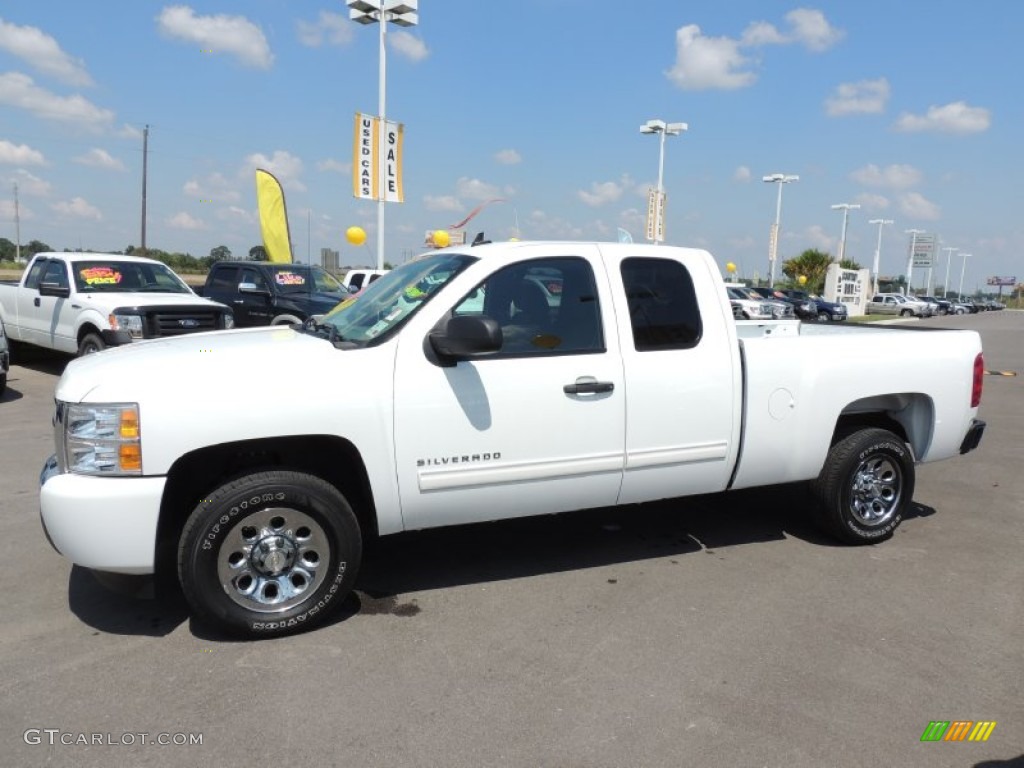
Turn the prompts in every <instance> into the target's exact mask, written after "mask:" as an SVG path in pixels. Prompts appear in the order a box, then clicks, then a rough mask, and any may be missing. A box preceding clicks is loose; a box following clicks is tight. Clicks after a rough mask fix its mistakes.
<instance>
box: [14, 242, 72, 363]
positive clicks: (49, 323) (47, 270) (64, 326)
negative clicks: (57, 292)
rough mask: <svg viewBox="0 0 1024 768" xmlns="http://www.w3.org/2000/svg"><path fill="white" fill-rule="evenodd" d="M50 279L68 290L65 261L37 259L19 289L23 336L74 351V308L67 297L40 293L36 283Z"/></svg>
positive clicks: (25, 338)
mask: <svg viewBox="0 0 1024 768" xmlns="http://www.w3.org/2000/svg"><path fill="white" fill-rule="evenodd" d="M43 283H51V284H53V285H56V286H58V287H61V288H67V289H68V290H69V292H70V282H69V279H68V269H67V265H65V263H64V262H63V261H62V260H61V259H38V260H36V262H35V263H33V265H32V267H31V269H30V270H29V273H28V275H27V276H26V279H25V285H24V287H23V288H21V289H20V290H19V291H18V322H19V323H20V324H21V327H22V333H23V336H22V338H23V339H24V340H25V341H28V342H30V343H32V344H37V345H39V346H43V347H49V348H50V349H57V350H60V351H63V352H69V351H74V350H76V349H77V348H78V344H77V342H76V340H75V338H74V333H75V327H74V320H75V309H73V308H72V306H71V303H72V302H71V299H70V298H62V297H58V296H43V295H42V294H41V293H40V292H39V286H40V285H42V284H43Z"/></svg>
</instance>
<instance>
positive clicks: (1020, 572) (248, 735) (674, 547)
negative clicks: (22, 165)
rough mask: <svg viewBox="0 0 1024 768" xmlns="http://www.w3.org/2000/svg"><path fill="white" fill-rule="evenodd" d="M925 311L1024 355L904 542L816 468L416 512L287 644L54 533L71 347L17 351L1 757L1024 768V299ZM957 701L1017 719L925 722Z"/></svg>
mask: <svg viewBox="0 0 1024 768" xmlns="http://www.w3.org/2000/svg"><path fill="white" fill-rule="evenodd" d="M921 322H922V323H926V324H930V325H935V326H937V327H942V326H948V327H968V328H976V329H978V330H979V331H981V333H982V336H983V340H984V343H985V351H986V364H987V368H988V369H990V370H991V371H1003V372H1007V373H1013V372H1016V373H1018V374H1022V375H1017V376H1009V375H1008V376H1001V375H990V376H987V377H986V380H985V394H984V399H983V402H982V408H981V417H982V418H984V419H986V421H987V422H988V429H987V432H986V434H985V438H984V440H983V441H982V444H981V446H980V448H979V449H978V450H977V451H975V452H974V453H971V454H969V455H967V456H964V457H960V458H957V459H953V460H950V461H947V462H940V463H937V464H929V465H925V466H923V467H920V468H919V473H918V486H917V492H916V495H915V502H916V503H915V505H914V508H913V511H912V514H911V515H910V517H909V519H907V520H906V521H905V522H904V523H903V525H902V527H901V528H900V529H899V531H898V532H897V535H896V536H895V537H894V538H893V539H892V540H891V541H889V542H886V543H884V544H881V545H879V546H874V547H857V548H850V547H843V546H837V545H835V544H833V542H832V541H831V540H829V539H828V538H826V537H824V536H822V535H821V534H819V532H818V530H817V528H816V527H815V526H814V525H813V521H810V520H808V518H807V515H806V510H805V509H803V508H802V507H801V501H802V499H801V497H800V496H799V494H797V493H795V492H794V490H793V489H791V488H773V489H768V490H764V491H757V492H754V491H747V492H740V493H735V494H731V495H728V496H722V497H701V498H697V499H689V500H680V501H673V502H663V503H658V504H652V505H645V506H643V507H627V508H621V509H617V510H601V511H598V512H593V513H585V514H584V513H580V514H572V515H564V516H560V517H558V518H544V519H533V520H517V521H512V522H506V523H498V524H486V525H478V526H471V527H465V528H458V529H450V530H445V531H433V532H427V533H417V534H405V535H401V536H398V537H393V538H391V539H385V540H383V541H381V542H380V543H379V544H378V545H377V546H376V547H375V548H374V549H373V550H371V551H370V553H369V554H368V555H367V558H366V562H365V563H364V570H363V573H362V575H361V577H360V580H359V583H358V585H357V591H356V594H355V595H353V596H352V597H351V598H350V599H349V600H348V604H347V605H346V610H345V612H344V615H343V617H342V618H341V619H340V620H338V621H336V622H334V623H332V624H330V625H328V626H326V627H324V628H322V629H319V630H317V631H314V632H310V633H307V634H304V635H299V636H295V637H291V638H285V639H280V640H270V641H263V642H234V641H229V640H225V639H224V638H221V637H217V636H213V635H211V634H210V633H208V632H207V631H205V630H204V629H203V628H202V627H201V626H198V625H195V624H193V623H192V622H190V621H189V620H188V618H187V616H186V614H185V611H184V610H183V608H182V607H181V605H180V604H178V603H176V602H174V601H169V602H157V601H153V600H141V599H137V598H135V597H131V596H127V595H124V594H119V593H116V592H111V591H109V590H107V589H106V588H104V587H102V586H101V585H100V584H98V583H97V582H96V580H95V579H94V578H93V576H92V575H91V574H90V573H88V572H85V571H83V570H81V569H78V568H73V567H71V566H70V565H69V564H68V563H67V562H66V561H65V560H63V559H62V558H61V557H60V556H59V555H57V554H56V553H54V552H53V551H52V550H51V549H50V547H49V545H48V544H47V543H46V540H45V538H44V537H43V534H42V531H41V529H40V526H39V521H38V506H37V502H38V497H37V483H38V473H39V470H40V468H41V466H42V463H43V461H44V459H45V458H46V457H47V456H48V455H49V454H50V453H51V452H52V436H51V432H50V414H51V408H52V397H53V387H54V384H55V382H56V380H57V377H58V376H59V373H60V371H61V369H62V367H63V365H64V362H65V359H64V358H60V357H52V356H44V355H42V354H38V355H32V356H31V357H30V358H29V359H28V360H22V361H21V364H19V363H18V361H17V360H15V364H14V366H13V367H12V370H11V375H10V379H9V386H8V392H7V393H6V394H5V395H4V397H3V399H2V401H0V456H2V468H3V469H2V472H0V521H2V523H3V530H4V536H3V537H2V538H0V555H2V562H3V584H4V585H5V587H6V592H5V599H6V603H5V605H6V606H7V609H9V610H7V612H6V615H5V620H4V621H3V622H2V624H0V649H2V653H0V688H2V691H3V693H2V696H0V722H2V726H0V765H4V766H41V765H47V766H104V767H106V766H110V765H133V766H179V765H197V766H198V765H203V766H207V765H248V764H253V765H260V766H264V765H279V764H290V765H317V766H319V765H323V766H352V767H354V768H363V767H370V766H389V767H391V768H393V767H399V766H416V767H419V766H445V768H462V767H465V768H481V767H482V766H545V767H546V766H552V767H554V766H560V767H562V766H573V767H581V768H582V767H591V766H602V767H603V766H608V767H612V766H615V767H617V768H618V767H623V768H625V767H629V768H632V767H638V766H658V767H660V766H665V767H669V766H730V767H731V766H757V767H760V766H772V767H773V768H775V767H779V768H802V767H804V766H806V767H808V768H810V767H811V766H814V767H815V768H817V767H818V766H927V767H928V768H932V767H939V768H941V767H944V766H949V767H951V768H952V767H953V766H957V767H958V768H959V767H962V766H972V767H974V768H981V767H984V768H996V767H997V766H1001V767H1003V768H1007V767H1009V766H1018V767H1019V766H1022V765H1024V708H1022V706H1021V702H1022V701H1024V642H1022V637H1024V557H1022V556H1021V551H1022V549H1024V472H1022V471H1021V467H1022V466H1024V462H1022V454H1024V448H1022V438H1024V407H1022V399H1024V398H1022V396H1024V312H1019V311H1003V312H997V313H986V314H980V315H972V316H962V317H939V318H932V319H929V320H926V321H921ZM909 335H911V334H908V336H909ZM5 610H6V609H5ZM937 720H942V721H947V720H948V721H957V720H970V721H994V722H996V726H995V728H994V729H993V730H992V732H991V735H990V737H989V739H988V741H986V742H983V743H975V742H967V741H964V742H935V743H930V742H922V741H921V737H922V734H923V732H924V731H925V729H926V727H927V726H928V724H929V723H930V722H931V721H937ZM197 737H198V739H199V740H201V744H197V743H194V742H195V741H196V740H197ZM158 741H165V742H169V743H167V744H160V743H151V742H158ZM189 742H192V743H189Z"/></svg>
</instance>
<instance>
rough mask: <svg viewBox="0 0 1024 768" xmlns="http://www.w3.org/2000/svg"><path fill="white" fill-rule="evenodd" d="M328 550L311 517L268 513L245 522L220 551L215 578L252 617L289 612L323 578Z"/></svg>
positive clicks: (321, 531)
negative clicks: (250, 612)
mask: <svg viewBox="0 0 1024 768" xmlns="http://www.w3.org/2000/svg"><path fill="white" fill-rule="evenodd" d="M330 558H331V546H330V542H329V541H328V538H327V534H326V533H325V532H324V529H323V527H322V526H321V525H320V524H319V523H317V522H316V521H315V520H314V519H313V518H312V517H310V516H309V515H307V514H305V513H304V512H300V511H298V510H296V509H290V508H288V507H267V508H265V509H261V510H259V511H257V512H253V513H252V514H249V515H247V516H246V517H244V518H243V519H242V520H241V521H240V522H239V523H238V524H237V525H236V526H235V527H234V528H232V529H231V530H230V531H229V532H228V534H227V537H226V538H225V539H224V541H223V542H222V543H221V545H220V550H219V551H218V554H217V576H218V578H219V580H220V585H221V587H223V589H224V591H225V592H226V593H227V595H228V597H230V598H231V599H232V600H233V601H234V602H235V603H237V604H238V605H240V606H242V607H243V608H246V609H247V610H251V611H258V612H260V613H275V612H280V611H286V610H288V609H289V608H293V607H295V606H296V605H298V604H299V603H301V602H302V601H303V600H305V599H306V598H307V597H308V596H309V595H312V594H313V593H315V592H316V590H317V588H318V587H319V586H320V585H321V584H322V583H323V582H324V580H325V579H326V578H327V568H328V564H329V562H330Z"/></svg>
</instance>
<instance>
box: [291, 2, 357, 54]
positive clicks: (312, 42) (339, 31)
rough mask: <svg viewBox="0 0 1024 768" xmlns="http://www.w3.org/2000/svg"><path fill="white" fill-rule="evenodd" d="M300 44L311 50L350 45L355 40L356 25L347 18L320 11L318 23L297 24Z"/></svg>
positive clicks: (302, 22)
mask: <svg viewBox="0 0 1024 768" xmlns="http://www.w3.org/2000/svg"><path fill="white" fill-rule="evenodd" d="M297 26H298V34H299V42H300V43H302V44H303V45H306V46H309V47H310V48H319V47H320V46H321V45H323V44H324V43H325V42H326V43H327V44H328V45H348V44H349V43H351V42H352V41H353V40H354V39H355V29H354V27H355V24H353V23H352V22H351V21H349V19H348V17H347V16H343V15H341V14H340V13H331V12H330V11H320V15H319V16H317V19H316V21H302V20H300V21H299V22H298V24H297Z"/></svg>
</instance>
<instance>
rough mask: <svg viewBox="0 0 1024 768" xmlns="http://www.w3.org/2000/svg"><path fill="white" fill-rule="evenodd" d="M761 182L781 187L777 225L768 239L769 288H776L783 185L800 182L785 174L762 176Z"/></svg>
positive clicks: (773, 227)
mask: <svg viewBox="0 0 1024 768" xmlns="http://www.w3.org/2000/svg"><path fill="white" fill-rule="evenodd" d="M761 181H764V182H768V183H770V184H778V185H779V194H778V196H777V197H776V199H775V223H774V224H773V225H772V232H771V236H770V237H769V238H768V287H769V288H774V287H775V261H776V258H777V256H778V253H779V222H780V221H781V219H782V185H783V184H789V183H790V182H791V181H800V177H799V176H787V175H786V174H784V173H773V174H770V175H768V176H762V177H761Z"/></svg>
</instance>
